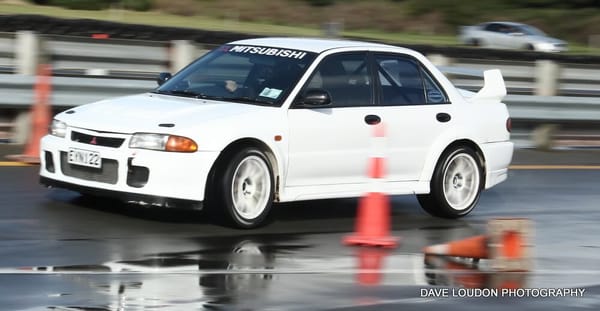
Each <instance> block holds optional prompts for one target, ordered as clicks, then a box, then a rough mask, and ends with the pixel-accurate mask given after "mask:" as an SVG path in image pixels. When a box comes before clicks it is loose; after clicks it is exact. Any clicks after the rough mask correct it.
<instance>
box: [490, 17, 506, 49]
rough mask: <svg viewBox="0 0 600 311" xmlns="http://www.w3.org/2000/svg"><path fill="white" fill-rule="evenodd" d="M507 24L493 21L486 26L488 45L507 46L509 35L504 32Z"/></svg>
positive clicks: (492, 46)
mask: <svg viewBox="0 0 600 311" xmlns="http://www.w3.org/2000/svg"><path fill="white" fill-rule="evenodd" d="M504 29H505V26H504V24H500V23H491V24H488V25H487V26H486V27H485V30H486V31H485V32H486V38H485V40H484V41H485V42H487V45H486V47H490V48H505V47H506V41H507V37H508V35H507V34H506V33H504Z"/></svg>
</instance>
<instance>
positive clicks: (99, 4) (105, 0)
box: [48, 0, 114, 10]
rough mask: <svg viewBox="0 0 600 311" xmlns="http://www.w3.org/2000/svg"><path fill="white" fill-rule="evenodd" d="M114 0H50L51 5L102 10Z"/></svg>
mask: <svg viewBox="0 0 600 311" xmlns="http://www.w3.org/2000/svg"><path fill="white" fill-rule="evenodd" d="M112 2H114V1H113V0H49V1H48V4H49V5H54V6H60V7H63V8H67V9H71V10H102V9H106V8H108V7H109V6H110V4H111V3H112Z"/></svg>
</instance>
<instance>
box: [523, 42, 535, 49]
mask: <svg viewBox="0 0 600 311" xmlns="http://www.w3.org/2000/svg"><path fill="white" fill-rule="evenodd" d="M525 49H526V50H527V51H535V47H533V45H532V44H529V43H528V44H526V45H525Z"/></svg>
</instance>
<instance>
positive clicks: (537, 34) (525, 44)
mask: <svg viewBox="0 0 600 311" xmlns="http://www.w3.org/2000/svg"><path fill="white" fill-rule="evenodd" d="M459 40H460V41H461V42H462V43H464V44H468V45H472V46H481V47H486V48H496V49H525V50H530V51H539V52H564V51H567V49H568V48H567V43H566V42H565V41H562V40H559V39H556V38H552V37H549V36H548V35H546V34H545V33H544V32H543V31H541V30H539V29H537V28H535V27H533V26H530V25H526V24H520V23H514V22H489V23H482V24H479V25H475V26H462V27H461V28H460V29H459Z"/></svg>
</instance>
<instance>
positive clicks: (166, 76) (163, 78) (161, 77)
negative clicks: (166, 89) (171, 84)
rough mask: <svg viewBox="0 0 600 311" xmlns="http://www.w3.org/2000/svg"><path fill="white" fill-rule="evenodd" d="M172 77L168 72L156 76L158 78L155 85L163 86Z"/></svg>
mask: <svg viewBox="0 0 600 311" xmlns="http://www.w3.org/2000/svg"><path fill="white" fill-rule="evenodd" d="M172 76H173V75H171V73H170V72H161V73H159V74H158V78H156V83H157V84H158V85H159V86H160V85H163V84H164V83H165V82H167V80H169V79H171V77H172Z"/></svg>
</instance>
